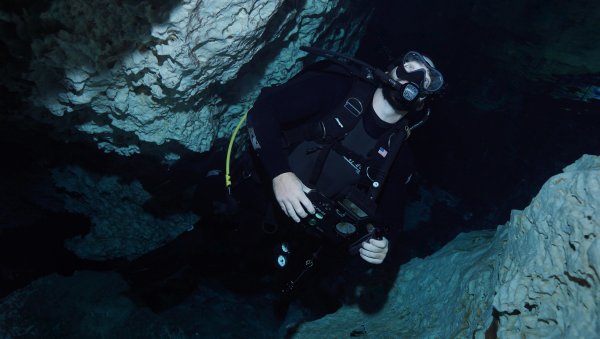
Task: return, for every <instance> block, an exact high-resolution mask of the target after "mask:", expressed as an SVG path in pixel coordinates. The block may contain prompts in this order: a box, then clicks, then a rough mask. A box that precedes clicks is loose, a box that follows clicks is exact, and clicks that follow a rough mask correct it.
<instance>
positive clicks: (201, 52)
mask: <svg viewBox="0 0 600 339" xmlns="http://www.w3.org/2000/svg"><path fill="white" fill-rule="evenodd" d="M366 5H368V2H366V1H360V2H358V1H352V2H351V1H343V0H338V1H324V0H306V1H284V0H274V1H271V0H252V1H233V2H232V1H223V0H209V1H203V0H185V1H167V2H163V3H162V4H160V5H159V4H158V2H156V1H151V0H146V1H117V0H101V1H84V0H55V1H52V2H51V4H50V6H49V8H48V9H47V10H45V11H43V13H41V14H39V17H36V16H34V15H33V14H32V15H28V14H27V13H26V12H23V13H19V14H18V15H17V14H12V15H9V14H6V13H3V14H4V15H2V16H0V19H2V21H4V22H13V23H15V25H16V31H17V34H16V36H20V37H22V38H23V40H26V39H27V38H30V39H32V42H31V50H32V56H31V63H30V67H29V68H30V69H29V70H28V71H27V73H26V79H27V80H28V81H30V82H32V83H33V85H34V87H33V94H32V97H31V100H32V101H33V102H35V103H37V104H38V105H41V106H43V107H46V108H47V109H49V110H50V112H51V113H52V114H54V115H55V116H59V117H64V119H62V120H60V119H59V121H62V123H63V124H65V125H67V126H71V127H76V128H77V129H78V130H80V131H82V132H85V133H88V134H91V135H93V138H94V140H95V141H96V143H97V144H98V146H99V147H100V148H101V149H104V150H106V151H107V152H117V153H119V154H121V155H124V156H127V155H131V154H135V153H140V152H143V144H144V143H151V144H158V145H161V144H164V143H166V142H169V141H175V142H178V143H180V144H182V145H184V146H185V147H186V148H188V149H190V150H194V151H206V150H208V149H209V148H210V146H211V143H212V140H213V139H214V138H215V137H218V136H225V135H228V134H229V132H230V131H231V130H232V126H233V125H234V124H235V123H236V122H237V119H238V117H239V116H240V115H241V114H243V112H244V111H246V110H247V109H248V108H249V107H250V105H251V104H252V102H253V101H254V99H255V98H256V96H257V95H258V92H259V90H260V89H261V88H262V87H264V86H267V85H269V84H274V83H279V82H283V81H285V80H287V79H288V78H290V77H291V76H292V75H294V74H295V73H296V72H297V71H298V70H299V69H300V67H301V62H300V60H299V58H300V57H302V56H304V55H305V54H304V53H303V52H300V51H299V49H298V48H299V47H300V46H302V45H318V46H321V47H324V48H330V49H335V50H340V51H344V52H349V53H352V51H354V50H355V49H356V48H357V43H358V41H359V37H360V35H361V34H362V31H363V30H364V28H365V27H366V25H365V20H366V19H367V18H368V15H369V13H370V11H369V10H368V8H367V7H366ZM40 32H44V33H42V34H40ZM11 39H14V37H11ZM7 44H11V45H16V43H7ZM74 117H77V118H74Z"/></svg>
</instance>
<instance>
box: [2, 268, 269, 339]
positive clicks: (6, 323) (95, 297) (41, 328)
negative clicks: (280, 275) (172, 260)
mask: <svg viewBox="0 0 600 339" xmlns="http://www.w3.org/2000/svg"><path fill="white" fill-rule="evenodd" d="M127 290H128V286H127V283H126V282H125V281H124V280H123V278H122V277H120V276H119V275H118V274H116V273H112V272H85V271H84V272H77V273H75V274H74V275H73V276H71V277H62V276H59V275H57V274H53V275H50V276H47V277H44V278H41V279H39V280H36V281H34V282H32V283H31V284H30V285H29V286H28V287H27V288H24V289H22V290H19V291H15V292H14V293H12V294H11V295H9V296H8V297H6V298H4V299H2V300H1V301H0V338H135V337H139V338H165V339H168V338H223V337H226V338H269V337H272V333H273V332H274V331H275V327H276V321H275V319H273V316H272V315H270V314H269V313H268V312H263V310H264V309H265V308H266V307H268V304H269V300H257V299H256V298H244V297H239V296H236V295H233V294H232V293H230V292H227V291H225V290H223V289H220V288H215V287H209V286H200V287H198V290H197V293H196V294H195V295H194V296H192V297H190V298H189V299H188V300H186V301H185V302H183V303H181V304H180V305H178V306H176V307H174V308H172V309H169V310H166V311H164V312H161V313H158V314H157V313H154V312H152V311H151V310H150V309H148V308H144V307H139V306H137V305H135V303H134V302H132V301H131V300H130V299H129V298H127V297H126V296H125V294H126V292H127Z"/></svg>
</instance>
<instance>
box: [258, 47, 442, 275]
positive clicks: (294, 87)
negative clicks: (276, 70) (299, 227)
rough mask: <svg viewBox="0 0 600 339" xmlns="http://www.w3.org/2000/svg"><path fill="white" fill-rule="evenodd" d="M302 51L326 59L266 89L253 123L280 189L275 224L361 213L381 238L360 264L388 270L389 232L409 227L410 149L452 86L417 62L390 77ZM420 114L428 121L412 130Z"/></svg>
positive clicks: (364, 248) (398, 65) (410, 58)
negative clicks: (402, 213) (405, 222)
mask: <svg viewBox="0 0 600 339" xmlns="http://www.w3.org/2000/svg"><path fill="white" fill-rule="evenodd" d="M303 49H304V50H305V51H307V52H309V53H315V54H318V55H321V56H325V57H326V58H327V59H326V60H325V61H321V62H317V63H316V64H314V65H311V66H308V67H307V68H305V69H304V70H303V71H302V72H300V73H299V74H298V75H296V76H295V77H293V78H292V79H291V80H290V81H288V82H287V83H285V84H283V85H279V86H275V87H271V88H266V89H263V91H262V92H261V94H260V96H259V97H258V99H257V100H256V102H255V104H254V107H253V108H252V109H251V110H250V111H249V113H248V117H247V126H248V132H249V136H250V139H251V144H252V149H253V150H254V152H255V153H256V155H257V158H258V162H259V164H260V167H261V168H262V169H263V170H264V175H266V180H268V181H269V182H270V183H271V186H272V191H273V195H274V199H275V208H274V211H273V214H284V215H285V216H286V217H287V218H289V220H292V221H294V222H295V223H301V221H303V222H304V221H307V220H308V221H310V220H315V218H314V217H311V216H316V217H317V218H316V219H317V220H318V222H321V219H322V218H321V217H322V216H323V215H324V214H326V213H324V211H322V210H320V208H319V207H317V206H315V203H316V201H314V200H315V199H316V200H317V201H321V200H325V201H326V200H330V201H332V202H333V206H334V208H337V207H342V208H339V209H341V210H342V211H341V213H338V214H347V213H348V212H351V211H352V210H354V209H356V208H357V207H360V210H361V213H362V214H363V215H366V216H368V219H369V221H371V222H370V223H368V224H367V225H371V228H372V229H370V230H368V231H365V232H363V233H373V230H375V231H378V232H376V233H378V234H371V236H370V237H366V238H365V239H363V241H361V242H360V246H359V247H360V248H358V253H357V254H358V255H359V256H360V257H361V258H362V259H363V260H365V261H366V262H368V263H372V264H380V263H382V262H383V260H384V259H385V257H386V254H387V252H388V246H389V240H388V238H387V237H386V236H385V233H386V229H388V228H398V227H401V221H400V220H398V218H397V217H396V216H397V215H398V213H397V212H398V209H399V208H401V207H402V200H401V197H402V195H401V193H402V192H401V191H402V189H403V187H404V186H405V185H406V184H407V183H408V182H409V181H410V180H411V176H412V172H413V165H412V157H411V154H410V151H409V149H408V147H404V146H405V140H406V139H407V138H408V137H409V136H410V133H411V131H412V130H413V129H414V128H416V127H418V126H419V125H420V124H421V123H422V122H423V120H424V119H426V118H427V117H428V116H429V111H428V110H427V104H428V102H429V100H430V99H431V98H432V96H434V95H436V94H438V93H439V91H440V90H441V88H442V86H443V77H442V75H441V73H440V72H439V71H438V70H437V69H435V67H434V64H433V62H432V61H431V60H430V59H429V58H427V57H425V56H423V55H421V54H419V53H417V52H412V51H411V52H408V53H406V54H405V55H404V56H403V57H402V58H400V59H397V60H395V61H394V62H393V63H392V64H391V65H390V66H389V67H388V70H387V72H383V71H381V70H378V69H375V68H373V67H371V66H369V65H367V64H365V63H363V62H360V61H358V60H356V59H353V58H349V57H346V56H343V55H340V54H337V53H334V52H329V51H324V50H319V49H316V48H307V47H304V48H303ZM421 111H425V114H424V116H422V117H421V118H422V119H421V121H419V122H417V123H414V122H412V124H411V121H410V119H412V118H416V115H417V114H418V113H419V112H421ZM413 120H414V119H413ZM417 121H418V119H417ZM311 197H312V198H313V199H311ZM336 202H339V203H336ZM344 202H345V205H346V206H345V205H344ZM324 204H325V205H327V202H325V203H324ZM320 207H321V208H322V207H323V206H320ZM330 214H332V213H330ZM333 214H336V213H333ZM279 219H281V218H279ZM335 219H336V221H338V222H339V220H338V219H340V218H335ZM351 219H352V218H351ZM354 219H357V216H354ZM354 221H355V222H356V221H357V220H354ZM313 224H314V222H313ZM311 226H315V225H307V228H309V229H310V228H311ZM317 226H318V225H317ZM354 226H356V225H354ZM339 228H340V227H337V229H335V231H334V232H333V233H337V234H340V233H342V236H347V234H346V233H345V232H346V231H345V229H346V228H347V227H346V228H344V227H342V228H344V230H340V229H339ZM321 231H322V232H321V233H327V230H324V231H323V230H321ZM352 231H354V232H359V233H360V230H355V229H354V228H352ZM317 233H318V232H317ZM333 237H335V235H334V236H333Z"/></svg>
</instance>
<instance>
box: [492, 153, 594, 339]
mask: <svg viewBox="0 0 600 339" xmlns="http://www.w3.org/2000/svg"><path fill="white" fill-rule="evenodd" d="M508 228H509V233H508V238H507V248H506V251H505V255H504V258H503V263H502V266H501V269H500V272H499V281H498V286H497V287H496V296H495V297H494V308H495V309H496V310H498V312H499V313H500V318H499V320H500V321H499V325H498V326H499V327H498V335H500V336H506V337H510V336H514V335H524V336H526V337H544V338H549V337H553V338H558V337H563V338H592V337H595V336H596V335H597V334H598V333H600V240H599V239H598V238H599V237H600V157H593V156H584V157H583V158H581V159H579V160H578V161H577V162H575V163H574V164H572V165H570V166H568V167H567V168H565V170H564V173H562V174H559V175H556V176H554V177H552V178H550V180H548V182H546V184H545V185H544V186H543V187H542V189H541V191H540V193H539V194H538V196H537V197H535V198H534V199H533V201H532V202H531V204H530V205H529V207H527V208H526V209H525V210H524V211H522V212H521V211H515V212H514V213H513V214H512V216H511V219H510V221H509V223H508Z"/></svg>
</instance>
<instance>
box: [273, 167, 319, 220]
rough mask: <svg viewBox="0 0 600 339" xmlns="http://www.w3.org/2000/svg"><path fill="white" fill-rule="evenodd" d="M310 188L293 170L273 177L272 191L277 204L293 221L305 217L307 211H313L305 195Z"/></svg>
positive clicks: (312, 212)
mask: <svg viewBox="0 0 600 339" xmlns="http://www.w3.org/2000/svg"><path fill="white" fill-rule="evenodd" d="M309 190H310V189H309V188H308V187H306V186H305V185H304V184H303V183H302V181H300V179H298V177H297V176H296V174H294V173H293V172H285V173H281V174H280V175H278V176H276V177H275V178H273V193H275V199H276V200H277V202H278V203H279V206H280V207H281V209H282V210H283V212H284V213H285V215H287V216H288V217H290V218H292V219H293V220H294V221H295V222H300V218H306V217H307V216H308V214H307V212H308V213H310V214H314V213H315V208H314V206H313V204H312V202H310V200H309V199H308V197H307V196H306V193H307V192H308V191H309Z"/></svg>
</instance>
